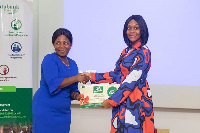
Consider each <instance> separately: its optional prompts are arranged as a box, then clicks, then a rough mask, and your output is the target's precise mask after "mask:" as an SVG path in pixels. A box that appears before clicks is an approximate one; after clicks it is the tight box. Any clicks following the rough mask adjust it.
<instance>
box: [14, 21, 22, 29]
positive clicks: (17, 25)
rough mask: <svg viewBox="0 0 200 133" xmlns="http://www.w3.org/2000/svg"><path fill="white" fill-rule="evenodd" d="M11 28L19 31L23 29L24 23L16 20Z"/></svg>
mask: <svg viewBox="0 0 200 133" xmlns="http://www.w3.org/2000/svg"><path fill="white" fill-rule="evenodd" d="M11 27H12V28H13V29H14V30H19V29H20V28H21V27H22V22H21V21H20V20H19V19H14V20H13V21H12V22H11Z"/></svg>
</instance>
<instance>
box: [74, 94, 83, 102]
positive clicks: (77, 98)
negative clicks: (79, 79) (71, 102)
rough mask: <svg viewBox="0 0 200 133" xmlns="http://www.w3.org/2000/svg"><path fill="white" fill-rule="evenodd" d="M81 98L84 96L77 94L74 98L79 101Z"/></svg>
mask: <svg viewBox="0 0 200 133" xmlns="http://www.w3.org/2000/svg"><path fill="white" fill-rule="evenodd" d="M81 99H84V98H82V97H81V95H80V94H78V95H77V96H76V100H78V101H80V100H81Z"/></svg>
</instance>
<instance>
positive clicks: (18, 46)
mask: <svg viewBox="0 0 200 133" xmlns="http://www.w3.org/2000/svg"><path fill="white" fill-rule="evenodd" d="M21 49H22V46H21V44H20V43H19V42H14V43H13V44H12V45H11V50H12V51H13V52H15V53H18V52H20V51H21Z"/></svg>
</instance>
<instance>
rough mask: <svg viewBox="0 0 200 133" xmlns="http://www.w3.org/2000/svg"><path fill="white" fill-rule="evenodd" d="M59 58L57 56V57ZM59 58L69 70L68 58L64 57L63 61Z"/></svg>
mask: <svg viewBox="0 0 200 133" xmlns="http://www.w3.org/2000/svg"><path fill="white" fill-rule="evenodd" d="M58 57H59V56H58ZM59 58H60V60H61V61H62V62H63V63H64V64H65V66H67V67H68V68H69V65H70V63H69V60H68V58H67V57H66V58H65V59H66V60H65V61H63V60H62V59H61V57H59Z"/></svg>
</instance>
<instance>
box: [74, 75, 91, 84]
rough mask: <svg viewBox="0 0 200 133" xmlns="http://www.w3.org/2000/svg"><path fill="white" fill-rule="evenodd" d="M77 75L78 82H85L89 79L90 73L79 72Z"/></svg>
mask: <svg viewBox="0 0 200 133" xmlns="http://www.w3.org/2000/svg"><path fill="white" fill-rule="evenodd" d="M77 77H78V81H79V82H81V83H83V84H86V83H87V82H88V81H89V80H90V79H91V73H79V74H78V75H77Z"/></svg>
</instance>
